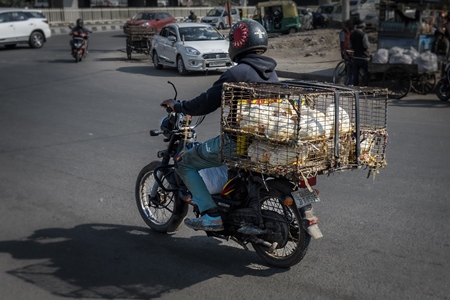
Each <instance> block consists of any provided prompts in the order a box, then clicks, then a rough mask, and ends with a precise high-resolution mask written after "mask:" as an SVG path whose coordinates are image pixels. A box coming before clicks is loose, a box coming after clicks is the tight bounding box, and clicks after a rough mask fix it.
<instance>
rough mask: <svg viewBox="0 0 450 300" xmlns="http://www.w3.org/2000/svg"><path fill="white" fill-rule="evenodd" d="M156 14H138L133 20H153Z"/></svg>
mask: <svg viewBox="0 0 450 300" xmlns="http://www.w3.org/2000/svg"><path fill="white" fill-rule="evenodd" d="M155 15H156V14H149V13H138V14H137V15H135V16H134V17H133V20H153V19H155Z"/></svg>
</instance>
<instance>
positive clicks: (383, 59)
mask: <svg viewBox="0 0 450 300" xmlns="http://www.w3.org/2000/svg"><path fill="white" fill-rule="evenodd" d="M372 62H373V63H376V64H387V63H388V62H389V50H388V49H381V48H380V49H378V50H377V51H376V52H375V53H374V55H373V56H372Z"/></svg>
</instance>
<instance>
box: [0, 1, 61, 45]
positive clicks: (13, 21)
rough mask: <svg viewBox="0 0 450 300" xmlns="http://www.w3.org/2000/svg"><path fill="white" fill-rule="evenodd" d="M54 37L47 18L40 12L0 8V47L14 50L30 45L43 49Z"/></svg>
mask: <svg viewBox="0 0 450 300" xmlns="http://www.w3.org/2000/svg"><path fill="white" fill-rule="evenodd" d="M51 36H52V32H51V30H50V26H49V25H48V21H47V18H46V17H45V16H44V15H43V14H42V12H41V11H40V10H35V9H21V8H0V45H4V46H5V47H7V48H14V47H15V46H16V45H17V44H28V45H30V47H31V48H41V47H42V46H43V45H44V43H45V42H46V41H47V39H48V38H50V37H51Z"/></svg>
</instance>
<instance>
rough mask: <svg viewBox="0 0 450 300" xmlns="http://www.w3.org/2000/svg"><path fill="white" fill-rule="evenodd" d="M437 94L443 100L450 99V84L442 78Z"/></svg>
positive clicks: (437, 86) (437, 87)
mask: <svg viewBox="0 0 450 300" xmlns="http://www.w3.org/2000/svg"><path fill="white" fill-rule="evenodd" d="M436 95H437V96H438V98H439V100H441V101H448V100H449V99H450V86H449V85H448V84H446V83H444V82H442V80H440V81H439V82H438V83H437V85H436Z"/></svg>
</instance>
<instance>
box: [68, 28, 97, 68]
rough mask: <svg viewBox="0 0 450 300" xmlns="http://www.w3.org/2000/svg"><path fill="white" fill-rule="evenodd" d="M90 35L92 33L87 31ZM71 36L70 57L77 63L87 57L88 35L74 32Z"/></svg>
mask: <svg viewBox="0 0 450 300" xmlns="http://www.w3.org/2000/svg"><path fill="white" fill-rule="evenodd" d="M89 33H92V31H89ZM71 35H72V42H71V46H72V56H73V58H75V61H76V62H77V63H78V62H80V61H81V60H83V59H84V58H86V56H87V46H88V34H87V33H85V32H81V33H80V32H78V31H74V32H72V33H71Z"/></svg>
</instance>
